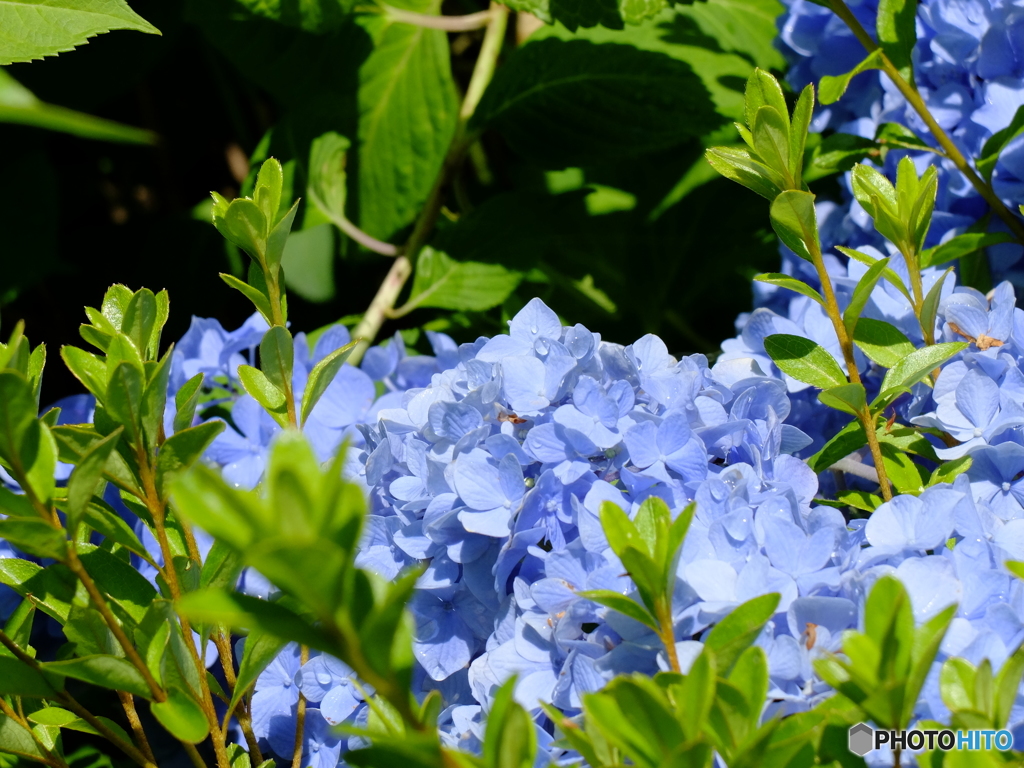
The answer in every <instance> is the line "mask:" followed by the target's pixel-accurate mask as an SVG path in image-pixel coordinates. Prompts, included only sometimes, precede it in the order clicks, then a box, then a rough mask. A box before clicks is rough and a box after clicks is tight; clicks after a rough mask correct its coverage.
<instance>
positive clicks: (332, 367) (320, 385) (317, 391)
mask: <svg viewBox="0 0 1024 768" xmlns="http://www.w3.org/2000/svg"><path fill="white" fill-rule="evenodd" d="M358 343H359V342H358V341H353V342H350V343H348V344H346V345H345V346H343V347H340V348H338V349H336V350H334V351H333V352H331V353H330V354H329V355H327V356H326V357H324V358H323V359H322V360H321V361H320V362H318V363H317V364H316V365H314V366H313V370H311V371H310V372H309V378H308V379H307V380H306V391H305V392H304V393H303V394H302V412H301V418H300V423H301V424H305V423H306V419H307V418H309V414H311V413H312V412H313V408H314V407H315V406H316V404H317V403H318V402H319V400H320V398H321V397H322V396H323V394H324V392H326V391H327V387H329V386H330V384H331V382H332V381H334V377H335V376H337V375H338V372H339V371H340V370H341V367H342V366H343V365H344V364H345V361H346V360H347V359H348V356H349V355H351V354H352V351H353V350H354V349H355V348H356V345H357V344H358Z"/></svg>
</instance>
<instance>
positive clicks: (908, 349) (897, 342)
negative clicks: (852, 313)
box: [853, 317, 916, 368]
mask: <svg viewBox="0 0 1024 768" xmlns="http://www.w3.org/2000/svg"><path fill="white" fill-rule="evenodd" d="M853 343H854V344H856V345H857V346H858V347H859V348H860V351H861V352H863V353H864V354H865V355H867V356H868V358H870V359H871V360H872V361H873V362H875V363H878V364H879V365H880V366H882V367H883V368H893V367H894V366H895V365H896V364H897V363H899V361H900V360H903V359H904V358H905V357H907V356H908V355H910V354H911V353H912V352H914V350H915V349H916V347H915V346H914V345H913V343H911V341H910V339H908V338H907V337H906V336H904V335H903V332H902V331H900V330H899V329H898V328H896V326H894V325H891V324H889V323H887V322H885V321H884V320H874V319H872V318H868V317H865V318H861V319H860V320H859V321H858V322H857V327H856V329H855V330H854V335H853Z"/></svg>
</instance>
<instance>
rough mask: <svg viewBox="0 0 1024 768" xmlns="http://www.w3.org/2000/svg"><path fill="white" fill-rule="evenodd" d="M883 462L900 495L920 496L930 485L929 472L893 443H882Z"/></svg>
mask: <svg viewBox="0 0 1024 768" xmlns="http://www.w3.org/2000/svg"><path fill="white" fill-rule="evenodd" d="M880 448H881V449H882V461H883V463H884V464H885V473H886V475H888V476H889V481H890V482H891V483H892V484H893V485H894V486H895V487H896V490H897V491H898V492H899V493H909V494H912V495H914V496H919V495H920V494H921V492H922V491H924V489H925V486H926V485H927V484H928V472H927V471H926V470H925V468H924V467H922V466H921V465H920V464H916V463H915V462H914V460H913V459H911V458H910V456H908V455H907V454H906V453H904V452H903V451H901V450H899V449H897V448H896V447H895V446H893V445H892V444H891V443H882V444H881V446H880Z"/></svg>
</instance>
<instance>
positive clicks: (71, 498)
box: [67, 428, 121, 531]
mask: <svg viewBox="0 0 1024 768" xmlns="http://www.w3.org/2000/svg"><path fill="white" fill-rule="evenodd" d="M120 439H121V428H118V429H116V430H114V431H113V432H111V433H110V434H109V435H107V436H106V437H104V438H103V439H102V440H98V441H97V442H95V443H93V444H92V445H91V446H90V447H89V450H88V451H87V452H86V453H85V455H84V456H82V459H81V461H80V462H79V463H78V465H77V466H76V467H75V468H74V470H73V471H72V472H71V477H70V478H69V479H68V494H67V513H68V528H69V529H71V530H72V531H74V530H75V529H76V528H77V527H78V524H79V523H80V522H81V521H82V517H83V515H84V514H85V510H86V508H87V507H88V506H89V502H90V501H92V497H93V495H94V494H96V493H101V492H102V489H103V487H104V486H106V482H107V481H106V480H105V479H104V477H103V472H104V469H105V467H106V465H107V460H108V459H109V458H110V454H111V453H113V451H114V448H116V447H117V443H118V441H119V440H120Z"/></svg>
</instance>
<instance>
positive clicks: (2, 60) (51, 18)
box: [0, 0, 160, 66]
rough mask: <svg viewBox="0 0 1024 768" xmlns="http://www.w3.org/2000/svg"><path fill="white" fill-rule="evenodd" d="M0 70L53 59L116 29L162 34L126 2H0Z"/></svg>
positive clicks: (113, 0)
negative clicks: (16, 63)
mask: <svg viewBox="0 0 1024 768" xmlns="http://www.w3.org/2000/svg"><path fill="white" fill-rule="evenodd" d="M0 29H2V30H4V39H3V42H2V43H0V66H4V65H7V64H13V63H15V62H23V61H32V60H34V59H41V58H43V57H44V56H54V55H56V54H58V53H62V52H64V51H70V50H71V49H73V48H75V47H76V46H79V45H83V44H84V43H87V42H88V41H89V38H90V37H93V36H95V35H101V34H103V33H104V32H109V31H111V30H113V29H133V30H136V31H138V32H147V33H149V34H156V35H158V34H160V32H159V30H157V28H156V27H154V26H153V25H152V24H150V23H149V22H148V21H146V20H145V19H143V18H142V17H141V16H139V15H138V14H137V13H135V12H134V11H133V10H132V9H131V8H129V7H128V4H127V3H126V2H125V1H124V0H0Z"/></svg>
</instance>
